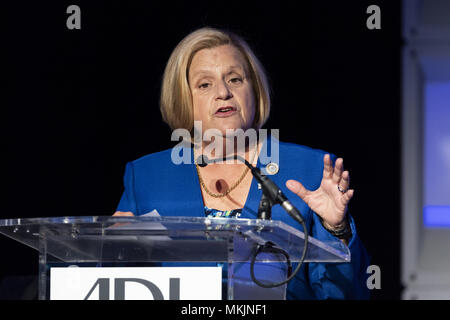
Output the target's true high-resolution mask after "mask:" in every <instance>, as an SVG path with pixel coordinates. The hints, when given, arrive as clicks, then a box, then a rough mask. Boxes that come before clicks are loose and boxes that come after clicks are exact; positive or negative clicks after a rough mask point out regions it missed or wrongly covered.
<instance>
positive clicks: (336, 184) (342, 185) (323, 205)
mask: <svg viewBox="0 0 450 320" xmlns="http://www.w3.org/2000/svg"><path fill="white" fill-rule="evenodd" d="M349 185H350V175H349V172H348V171H344V160H343V159H342V158H338V159H337V160H336V163H335V166H334V168H333V164H332V162H331V158H330V155H329V154H326V155H325V156H324V158H323V177H322V182H321V183H320V187H319V188H318V189H317V190H315V191H310V190H307V189H306V188H305V187H304V186H303V185H302V184H301V183H300V182H299V181H296V180H288V181H286V187H287V188H288V189H289V190H291V191H292V192H294V193H295V194H296V195H298V196H299V197H300V198H301V199H302V200H303V201H305V203H306V204H307V205H308V206H309V207H310V208H311V209H312V210H313V211H314V212H316V213H317V214H318V215H319V216H320V217H321V218H322V219H323V221H324V223H325V224H326V225H328V226H329V227H331V228H333V229H338V228H340V227H341V226H342V225H343V224H344V223H345V221H346V220H345V214H346V212H347V206H348V203H349V202H350V199H351V198H352V197H353V194H354V192H355V191H354V190H353V189H348V188H349Z"/></svg>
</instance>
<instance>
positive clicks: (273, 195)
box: [197, 155, 309, 288]
mask: <svg viewBox="0 0 450 320" xmlns="http://www.w3.org/2000/svg"><path fill="white" fill-rule="evenodd" d="M199 159H200V161H197V164H198V165H199V166H200V167H206V166H207V165H208V164H209V163H215V162H218V161H226V160H228V159H235V160H239V161H241V162H243V163H244V164H245V165H246V166H247V167H249V168H250V169H251V172H252V174H253V176H254V177H255V178H256V180H258V181H259V183H260V184H261V187H262V189H263V192H265V193H266V196H267V197H269V199H271V201H272V203H278V204H280V205H281V206H282V207H283V209H284V210H285V211H286V212H287V213H288V214H289V215H290V216H291V217H292V218H293V219H294V220H295V221H297V222H298V223H300V224H301V225H302V227H303V234H304V236H305V237H304V242H303V252H302V255H301V257H300V260H299V262H298V265H297V267H296V268H295V270H294V272H292V273H291V271H292V266H291V261H290V259H289V255H288V253H287V252H286V251H285V250H283V249H281V248H277V247H275V246H274V243H272V242H270V241H268V242H266V243H265V244H264V245H260V244H258V245H257V247H256V250H255V254H254V255H253V257H252V260H251V262H250V276H251V279H252V281H253V282H254V283H256V284H257V285H258V286H260V287H262V288H275V287H279V286H282V285H284V284H286V283H288V282H289V281H291V280H292V279H293V278H294V277H295V276H296V275H297V273H298V272H299V271H300V268H301V266H302V265H303V262H304V260H305V258H306V251H307V249H308V237H309V234H308V229H307V228H306V223H305V220H304V219H303V217H302V215H301V213H300V212H299V211H298V210H297V208H295V207H294V206H293V205H292V204H291V203H290V202H289V200H288V199H287V198H286V196H285V195H284V194H283V193H282V191H281V190H280V188H279V187H278V186H277V185H276V184H275V183H274V182H273V181H272V180H271V179H270V178H268V177H267V176H265V175H262V174H261V172H260V169H259V168H256V167H254V166H253V165H252V164H250V163H249V162H248V161H247V160H245V159H244V158H242V157H241V156H238V155H234V156H232V157H223V158H222V159H216V160H209V159H208V158H207V157H206V156H204V155H201V156H200V157H199ZM263 252H267V253H279V254H283V255H284V256H285V257H286V263H287V264H288V276H287V278H286V279H285V280H283V281H281V282H276V283H269V284H267V283H262V282H261V281H259V280H258V279H256V277H255V262H256V257H257V256H258V255H259V254H260V253H263Z"/></svg>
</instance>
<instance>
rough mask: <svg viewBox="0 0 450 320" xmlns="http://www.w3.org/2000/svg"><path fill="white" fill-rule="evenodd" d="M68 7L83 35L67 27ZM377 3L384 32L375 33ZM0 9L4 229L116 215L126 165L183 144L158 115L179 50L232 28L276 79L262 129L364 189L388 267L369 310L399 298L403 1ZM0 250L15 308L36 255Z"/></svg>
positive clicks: (367, 219)
mask: <svg viewBox="0 0 450 320" xmlns="http://www.w3.org/2000/svg"><path fill="white" fill-rule="evenodd" d="M71 4H76V5H78V6H80V8H81V30H68V29H67V27H66V19H67V18H68V16H69V14H66V8H67V7H68V6H69V5H71ZM371 4H376V5H378V6H379V7H380V8H381V27H382V28H381V30H368V29H367V27H366V19H367V18H368V16H369V15H368V14H367V13H366V9H367V7H368V6H369V5H371ZM1 6H2V8H1V12H2V14H3V15H2V23H3V25H4V27H2V28H1V29H2V40H1V41H2V43H1V48H2V51H3V53H6V58H3V59H4V60H3V64H4V65H3V66H2V69H3V72H2V73H3V78H4V79H6V80H7V81H6V82H7V83H6V86H5V85H3V90H2V91H3V93H2V98H1V99H2V103H1V126H0V130H1V150H2V153H1V154H2V156H1V168H2V175H1V180H2V185H3V188H2V189H3V190H2V196H1V204H2V208H1V212H0V219H5V218H16V217H45V216H76V215H109V214H112V213H113V212H114V211H115V208H116V206H117V204H118V201H119V199H120V196H121V193H122V191H123V186H122V177H123V172H124V166H125V163H126V162H127V161H131V160H134V159H136V158H138V157H140V156H143V155H145V154H148V153H152V152H156V151H160V150H162V149H166V148H169V147H171V146H172V145H173V143H171V141H170V133H171V131H170V129H169V128H168V126H166V125H165V124H164V123H163V122H162V121H161V115H160V113H159V107H158V99H159V90H160V82H161V76H162V72H163V70H164V67H165V63H166V62H167V59H168V57H169V55H170V53H171V51H172V50H173V48H174V47H175V46H176V44H177V43H178V42H179V41H180V40H181V39H182V38H183V37H184V36H185V35H187V34H188V33H189V32H191V31H193V30H195V29H197V28H199V27H202V26H213V27H225V28H229V29H231V30H233V31H235V32H237V33H238V34H240V35H242V36H243V37H244V38H245V39H247V40H248V42H249V43H250V45H251V46H252V48H253V49H254V51H255V53H256V55H257V56H258V57H259V58H260V60H261V61H262V63H263V65H264V66H265V68H266V70H267V73H268V75H269V78H270V82H271V86H272V91H273V99H272V113H271V117H270V120H269V121H268V122H267V124H266V126H265V128H278V129H280V139H281V140H284V141H289V142H294V143H298V144H303V145H307V146H311V147H314V148H320V149H323V150H327V151H329V152H332V153H334V154H336V155H338V156H340V157H343V158H344V162H345V166H346V169H348V170H349V171H350V174H351V184H352V187H353V188H355V190H356V191H355V196H354V198H353V199H352V201H351V203H350V207H349V211H350V212H351V213H352V215H353V216H354V218H355V221H356V223H357V227H358V232H359V235H360V237H361V239H362V241H363V242H364V244H365V245H366V247H367V249H368V251H369V253H370V255H371V256H372V262H371V263H372V264H376V265H379V266H380V268H381V289H380V290H373V291H372V299H399V298H400V289H401V286H400V274H399V272H400V257H399V254H400V228H399V219H400V200H399V195H400V184H399V148H400V144H399V141H400V89H401V87H400V66H401V55H400V53H401V44H402V40H401V29H400V26H401V3H400V1H365V0H355V1H302V2H294V1H292V2H275V1H270V2H267V3H264V2H262V1H245V2H244V1H235V2H193V1H185V2H173V1H136V0H133V1H98V0H95V1H78V0H76V1H70V2H69V1H54V2H48V1H17V2H15V4H14V5H13V4H9V5H6V4H2V5H1ZM0 247H1V249H2V259H1V263H0V277H1V278H0V280H1V279H3V285H1V284H0V291H2V292H0V297H3V298H8V297H9V298H11V297H17V298H19V297H20V295H21V294H20V290H18V292H17V293H14V292H13V291H12V290H11V289H9V287H8V286H10V284H11V283H14V281H19V280H20V279H22V281H21V282H20V284H19V282H16V283H17V285H15V287H16V288H19V287H20V286H27V285H28V283H29V282H30V281H31V280H30V279H32V276H34V275H36V274H37V268H38V265H37V262H38V261H37V252H36V251H34V250H33V249H30V248H28V247H25V246H24V245H21V244H19V243H17V242H15V241H13V240H10V239H8V238H6V237H4V236H0ZM15 276H19V278H15ZM22 276H29V278H20V277H22ZM31 282H32V281H31ZM31 282H30V283H31Z"/></svg>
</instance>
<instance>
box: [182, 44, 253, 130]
mask: <svg viewBox="0 0 450 320" xmlns="http://www.w3.org/2000/svg"><path fill="white" fill-rule="evenodd" d="M246 70H247V65H246V62H245V59H244V57H243V56H242V54H241V53H240V52H239V50H238V49H236V48H235V47H233V46H231V45H222V46H219V47H215V48H212V49H203V50H200V51H198V52H197V53H196V54H195V55H194V58H193V59H192V62H191V66H190V69H189V86H190V88H191V92H192V98H193V106H194V121H202V129H203V131H205V130H207V129H211V128H215V129H219V130H220V131H221V133H222V135H225V133H226V130H227V129H243V130H247V129H249V128H251V127H252V124H253V119H254V117H255V98H254V95H253V88H252V84H251V83H250V82H249V81H250V80H249V78H248V77H247V73H246Z"/></svg>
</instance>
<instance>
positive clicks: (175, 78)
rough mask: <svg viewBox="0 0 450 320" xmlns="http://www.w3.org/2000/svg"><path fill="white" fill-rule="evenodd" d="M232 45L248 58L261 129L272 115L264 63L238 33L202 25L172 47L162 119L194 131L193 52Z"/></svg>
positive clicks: (256, 122)
mask: <svg viewBox="0 0 450 320" xmlns="http://www.w3.org/2000/svg"><path fill="white" fill-rule="evenodd" d="M221 45H232V46H234V47H235V48H237V49H238V50H239V51H240V52H241V54H242V55H243V56H244V59H245V61H246V62H247V70H246V71H247V72H248V76H249V78H250V81H251V83H252V88H253V93H254V97H255V103H256V108H255V109H256V110H255V118H254V121H253V128H255V129H259V128H261V127H262V126H263V125H264V123H265V122H266V121H267V119H268V118H269V112H270V89H269V84H268V80H267V77H266V74H265V71H264V68H263V66H262V65H261V63H260V62H259V60H258V58H256V56H255V55H254V54H253V52H252V50H251V49H250V47H249V45H248V44H247V42H245V40H244V39H242V38H241V37H239V36H237V35H236V34H234V33H232V32H229V31H224V30H219V29H214V28H209V27H206V28H201V29H198V30H196V31H194V32H192V33H190V34H189V35H187V36H186V37H185V38H184V39H183V40H182V41H181V42H180V43H179V44H178V45H177V46H176V47H175V49H174V50H173V52H172V54H171V55H170V58H169V61H168V62H167V65H166V68H165V70H164V75H163V79H162V87H161V97H160V110H161V114H162V118H163V120H164V121H165V122H166V123H167V124H168V125H169V126H170V127H171V128H172V130H173V129H178V128H184V129H187V130H189V131H192V128H193V125H194V118H193V106H192V94H191V90H190V87H189V81H188V72H189V68H190V65H191V62H192V59H193V57H194V55H195V54H196V53H197V52H198V51H200V50H202V49H210V48H215V47H218V46H221Z"/></svg>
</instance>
